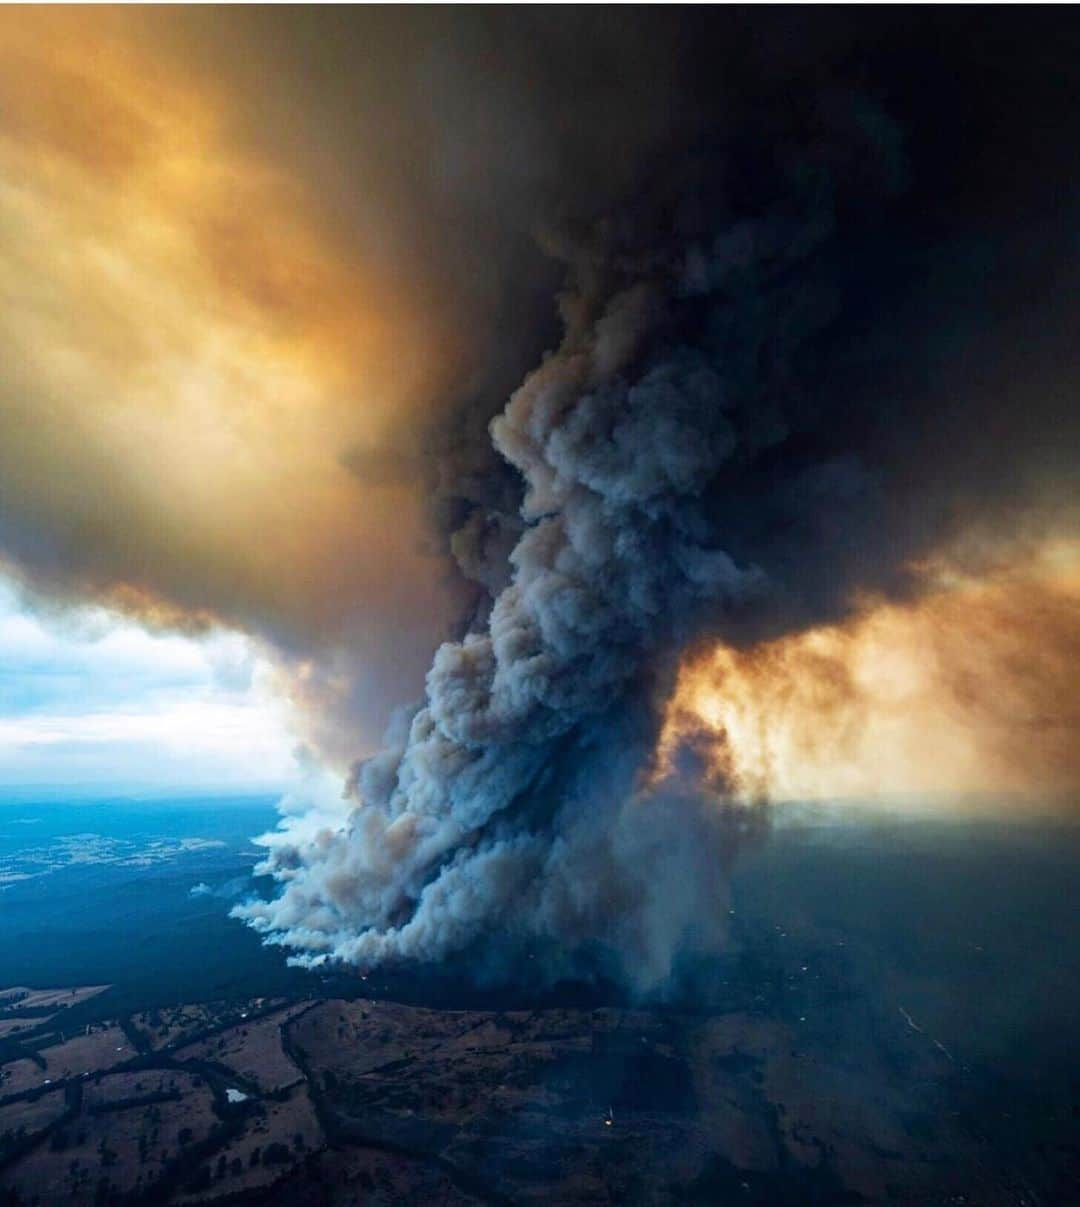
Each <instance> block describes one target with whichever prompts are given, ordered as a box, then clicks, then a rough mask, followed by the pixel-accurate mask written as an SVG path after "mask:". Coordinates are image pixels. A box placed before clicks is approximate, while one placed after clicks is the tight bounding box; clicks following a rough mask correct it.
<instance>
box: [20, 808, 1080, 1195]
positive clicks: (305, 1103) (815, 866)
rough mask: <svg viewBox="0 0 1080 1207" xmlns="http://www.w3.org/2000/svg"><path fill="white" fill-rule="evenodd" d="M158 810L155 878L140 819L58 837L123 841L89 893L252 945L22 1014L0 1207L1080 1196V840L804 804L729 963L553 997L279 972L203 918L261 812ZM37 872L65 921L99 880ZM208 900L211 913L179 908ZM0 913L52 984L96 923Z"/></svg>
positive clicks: (246, 880)
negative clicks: (161, 829) (157, 909)
mask: <svg viewBox="0 0 1080 1207" xmlns="http://www.w3.org/2000/svg"><path fill="white" fill-rule="evenodd" d="M52 807H53V808H55V806H52ZM163 808H164V810H165V811H166V812H167V813H168V814H169V817H170V821H169V824H170V825H172V826H173V827H174V828H177V827H178V823H179V819H181V818H182V819H183V824H182V826H180V827H179V828H180V832H181V833H182V834H183V835H186V837H187V838H188V839H189V840H190V841H189V842H188V843H187V844H186V846H184V845H183V844H180V846H178V848H177V849H176V850H174V851H173V853H172V854H171V855H169V856H168V857H167V858H163V859H160V860H157V861H149V860H147V861H140V860H138V859H135V858H133V857H132V853H133V851H134V852H136V853H137V852H139V851H142V850H143V848H142V846H140V842H149V843H150V844H153V842H154V841H155V840H154V838H153V836H152V835H143V837H142V839H140V838H139V837H137V836H136V835H135V834H133V833H131V831H130V828H129V825H128V819H129V818H130V813H129V809H130V806H126V805H125V804H124V803H122V802H113V803H100V802H99V803H97V804H83V805H79V806H71V807H70V809H69V813H71V812H73V811H74V810H76V809H78V810H81V812H79V813H78V814H77V817H78V819H79V820H80V822H81V823H82V824H83V825H91V824H92V825H95V826H97V827H98V828H99V830H101V831H104V833H99V834H98V838H97V843H96V845H95V848H94V849H96V850H98V851H99V853H100V852H101V851H102V850H105V849H108V848H109V844H110V842H112V843H118V842H119V841H120V839H119V835H120V834H121V833H123V834H126V835H127V839H126V841H127V842H129V843H130V844H132V850H129V851H128V857H127V859H126V860H124V861H120V862H113V863H107V862H106V863H101V862H98V863H96V864H95V865H94V867H95V868H96V872H95V875H96V877H97V884H96V888H95V889H94V890H93V891H94V892H96V893H98V894H101V895H103V896H107V897H110V898H112V899H113V900H116V901H119V900H122V899H123V898H124V897H125V895H126V894H130V893H133V892H134V893H137V892H140V891H141V892H145V891H147V888H146V877H148V876H152V877H154V879H155V880H156V882H157V888H156V890H155V892H156V894H157V896H158V897H159V900H160V901H161V909H162V910H163V911H167V910H168V909H173V910H176V911H178V912H179V913H181V914H182V913H183V912H184V911H187V910H191V909H193V908H195V909H202V908H204V903H206V902H216V907H215V908H216V920H215V917H214V911H210V916H208V917H207V919H206V921H205V923H204V924H205V925H207V926H209V927H211V928H215V933H216V928H218V927H220V937H221V939H222V940H223V941H225V940H227V939H228V938H229V937H230V936H231V937H232V938H233V939H234V940H236V942H237V946H236V947H235V948H234V949H233V950H232V951H231V953H230V957H229V958H230V960H231V962H232V964H233V974H232V979H231V981H230V983H229V987H228V993H227V994H223V992H222V985H221V983H220V982H218V981H217V980H215V978H216V977H217V976H219V975H220V972H221V969H220V968H218V967H216V966H215V963H214V961H213V960H212V959H208V960H207V962H206V966H205V967H204V968H202V969H196V967H194V966H193V965H192V966H188V965H186V964H185V963H184V962H183V961H181V962H180V963H179V964H176V965H174V966H173V967H172V970H171V972H170V974H169V977H168V978H165V975H164V969H165V966H166V965H167V963H168V960H167V959H166V958H164V957H163V958H162V964H161V967H162V970H163V971H162V973H161V976H162V979H161V981H160V982H156V981H155V977H154V975H153V972H154V970H153V961H152V960H150V961H149V963H145V964H144V963H138V964H134V965H132V966H131V967H130V968H128V970H127V971H126V972H125V971H124V969H123V968H122V967H121V966H120V965H119V964H116V963H114V964H113V965H111V968H112V971H113V972H114V973H115V974H116V975H117V978H118V979H117V981H116V983H114V984H113V985H111V986H109V985H103V984H97V985H89V986H61V987H59V988H57V989H53V990H42V989H30V988H25V987H12V988H9V989H7V990H5V991H4V993H3V994H2V995H0V1060H2V1061H3V1064H2V1066H0V1187H2V1188H3V1189H2V1193H3V1195H4V1198H3V1199H2V1200H0V1201H3V1202H5V1203H7V1204H13V1205H14V1204H27V1205H29V1204H39V1205H45V1204H49V1203H52V1202H59V1201H71V1202H73V1203H87V1204H95V1203H98V1204H100V1203H125V1204H127V1203H130V1204H138V1203H144V1204H150V1203H166V1202H168V1203H196V1202H225V1203H232V1202H236V1203H247V1202H250V1203H267V1204H281V1205H282V1207H284V1205H285V1204H293V1203H299V1204H309V1203H310V1204H322V1203H350V1202H355V1203H387V1204H389V1203H397V1202H416V1203H420V1202H434V1203H448V1204H449V1203H516V1202H537V1203H539V1202H565V1203H615V1202H618V1203H672V1204H675V1203H703V1204H704V1203H717V1202H735V1203H741V1202H745V1203H751V1204H793V1205H794V1204H802V1203H820V1204H847V1203H851V1204H855V1203H910V1204H920V1203H940V1204H975V1203H977V1204H986V1205H988V1207H997V1205H998V1204H1001V1205H1003V1207H1004V1205H1007V1204H1008V1205H1016V1204H1028V1205H1030V1207H1035V1205H1037V1204H1047V1205H1049V1204H1059V1203H1065V1202H1069V1201H1070V1200H1071V1197H1072V1195H1073V1193H1074V1191H1075V1188H1076V1186H1077V1184H1078V1183H1077V1178H1078V1176H1080V1147H1078V1145H1077V1142H1076V1135H1077V1131H1076V1122H1077V1118H1076V1090H1077V1085H1078V1078H1080V1050H1078V1046H1077V1037H1076V1035H1075V1031H1074V1029H1073V1028H1072V1026H1071V1021H1072V1019H1073V1018H1075V1016H1076V1011H1077V1009H1080V961H1078V958H1077V952H1078V951H1080V942H1078V940H1080V935H1078V933H1077V927H1078V923H1077V921H1076V919H1075V917H1074V915H1073V911H1072V910H1071V909H1070V908H1069V905H1068V893H1069V890H1070V886H1071V884H1072V883H1073V878H1074V877H1075V874H1076V870H1077V868H1078V867H1080V835H1077V833H1076V832H1075V830H1074V829H1073V828H1071V827H1069V826H1063V825H1061V824H1040V823H1035V822H1031V823H1025V824H1019V823H1010V824H1008V825H1004V824H1002V823H996V822H992V821H989V820H985V819H984V820H973V821H960V820H957V819H955V818H950V819H948V820H941V819H926V820H923V821H913V820H912V819H910V818H904V819H896V818H893V817H890V816H888V815H882V814H877V813H868V812H865V811H861V810H859V809H857V808H855V807H853V808H852V811H851V813H850V814H849V815H844V814H843V813H842V812H841V811H839V810H830V811H824V810H813V809H795V808H794V807H793V808H792V809H791V810H790V812H789V814H788V815H786V816H787V820H786V821H782V824H779V825H778V826H777V828H776V829H775V830H774V832H773V835H772V837H771V839H770V841H769V842H767V843H765V844H763V845H762V846H760V847H759V848H758V849H757V850H755V851H754V852H751V853H749V854H748V855H747V857H746V858H745V860H744V866H743V868H742V869H740V873H739V874H738V875H737V876H736V880H735V884H734V886H733V894H732V905H731V915H730V918H731V924H732V943H731V948H730V950H729V952H728V953H727V954H725V955H724V956H722V957H717V958H714V959H712V960H710V961H707V962H698V963H697V964H694V965H688V966H687V967H686V968H684V969H683V970H682V974H681V978H680V980H679V983H678V987H677V988H676V989H673V990H672V991H671V992H670V993H669V994H668V995H667V997H666V999H665V1000H652V1001H640V1000H639V1001H634V1000H631V999H630V998H628V997H627V995H626V993H625V990H619V989H617V988H615V987H614V986H605V985H604V984H603V983H602V982H594V983H592V984H585V983H577V984H573V983H563V984H561V985H555V986H549V987H547V988H546V989H544V988H541V987H540V982H539V980H538V979H534V981H533V982H532V983H530V981H529V975H528V970H527V969H523V971H522V975H521V978H520V979H519V980H518V981H517V983H516V986H515V987H512V988H510V987H507V985H506V984H503V985H501V986H491V987H488V988H484V987H483V986H477V985H476V984H475V983H474V982H473V980H472V978H471V977H470V975H469V974H470V971H475V970H474V969H473V970H470V968H469V966H468V961H467V960H464V961H462V962H460V963H459V964H458V965H457V967H456V968H455V967H452V966H444V967H442V968H439V969H422V970H418V971H413V972H405V971H401V970H399V971H398V972H396V973H382V972H378V973H374V972H373V973H362V972H361V973H357V974H355V975H343V974H334V975H332V976H331V975H318V974H316V973H312V972H303V971H300V970H291V971H287V970H281V969H279V968H278V967H277V966H276V965H275V964H274V962H273V961H270V962H267V963H263V962H262V961H261V959H260V958H258V957H259V956H260V955H261V954H265V949H262V948H260V947H259V946H258V945H257V944H251V950H250V951H248V950H247V945H248V943H249V941H250V940H251V939H252V936H251V935H250V934H249V932H247V931H246V930H245V929H244V928H242V927H239V926H237V925H236V924H235V923H234V922H230V921H229V920H228V919H227V917H225V912H226V905H227V901H226V899H225V897H227V896H228V893H226V894H224V896H223V895H218V896H215V895H214V892H215V889H221V888H227V889H228V891H229V892H231V893H237V892H241V891H251V890H253V889H254V888H255V887H257V880H252V879H251V878H250V867H249V871H248V873H245V872H244V871H243V870H242V868H243V860H242V856H243V855H244V854H245V850H244V847H245V840H243V839H242V837H241V834H242V833H243V832H244V831H243V830H241V829H240V827H247V828H250V826H251V823H252V821H253V820H254V819H256V818H259V817H260V816H261V817H263V818H265V819H266V820H270V814H269V806H268V803H264V804H263V805H262V806H261V808H262V810H263V811H264V812H263V813H262V814H260V812H259V810H260V806H259V805H258V804H257V803H253V802H239V803H237V802H234V803H233V804H232V805H231V807H230V806H229V805H228V804H227V802H218V804H217V806H216V807H212V806H211V805H210V803H208V802H170V803H168V804H167V805H163ZM13 809H14V812H12V810H13ZM6 813H7V814H8V815H9V820H10V819H11V818H13V817H14V816H16V815H21V816H26V817H32V816H33V815H34V809H33V807H27V806H18V807H16V806H9V807H7V808H6ZM54 816H56V815H55V814H54ZM777 816H778V819H783V818H784V817H785V813H784V811H783V810H779V811H778V814H777ZM211 817H213V818H214V819H215V820H214V821H213V823H212V828H208V823H209V819H210V818H211ZM230 820H231V825H230ZM110 823H111V825H112V827H113V830H114V832H113V833H111V834H110V833H109V828H110ZM15 828H16V827H13V826H9V825H7V824H5V826H4V827H3V829H4V831H5V833H7V834H10V833H11V832H12V831H13V830H14V829H15ZM20 828H21V827H20ZM31 829H33V826H32V825H26V826H25V830H31ZM82 833H83V835H85V834H86V833H88V831H87V830H83V831H82ZM211 834H213V835H214V836H215V838H214V839H213V840H214V841H218V842H220V843H222V844H223V845H222V846H220V847H213V846H209V845H207V843H208V842H209V841H210V839H208V837H207V836H208V835H211ZM198 838H201V839H203V840H204V842H203V843H196V842H195V841H194V840H195V839H198ZM27 841H28V840H26V839H23V840H22V842H23V843H24V844H26V843H27ZM82 841H83V843H84V845H86V844H88V842H89V840H88V839H87V838H85V837H83V839H82ZM53 842H54V845H55V846H56V847H57V849H58V850H60V851H64V850H67V849H69V848H70V845H71V844H70V842H67V841H66V840H65V838H64V836H63V835H56V836H55V837H54V839H53ZM34 843H35V845H33V846H26V845H24V847H23V851H24V853H26V851H29V852H30V855H31V856H32V858H34V859H40V857H41V840H40V838H35V839H34ZM125 850H127V848H125ZM144 854H145V852H144ZM8 858H9V859H10V860H11V861H12V862H13V864H14V862H15V861H17V858H18V854H17V852H16V851H15V850H14V849H12V848H9V854H8ZM192 860H193V861H194V866H192V865H191V864H190V863H189V864H188V865H187V866H185V861H192ZM211 861H216V862H211ZM22 866H26V864H25V863H24V864H23V865H22ZM238 868H239V869H240V870H239V871H238ZM185 873H186V881H185V880H184V876H185ZM45 874H46V875H48V876H49V877H50V878H51V880H52V889H53V891H52V893H51V894H50V898H51V899H53V900H56V899H62V898H63V895H64V894H63V886H64V884H65V882H70V883H78V882H79V878H80V877H83V876H85V875H86V867H85V863H83V864H77V865H76V866H74V867H72V866H63V867H53V868H52V869H51V870H50V871H49V872H48V873H45ZM193 877H199V879H198V880H197V881H196V885H201V886H203V887H204V889H206V890H209V891H199V892H196V893H195V894H194V895H192V894H191V891H190V889H191V887H193V885H192V879H193ZM238 878H239V879H240V880H241V881H242V884H241V885H238V884H235V883H233V882H234V881H236V880H237V879H238ZM27 883H28V882H27V881H19V882H15V883H13V884H12V885H11V887H9V888H7V889H6V890H5V891H4V896H5V898H6V899H12V895H13V894H14V893H15V892H16V890H17V888H18V886H19V885H22V886H23V888H22V892H23V893H24V894H25V893H26V892H27V888H26V887H25V886H26V885H27ZM170 884H172V885H175V888H173V889H169V888H168V887H167V886H168V885H170ZM140 885H142V888H141V889H140V888H139V886H140ZM81 891H83V892H85V891H86V889H85V887H83V889H82V890H81ZM91 904H93V899H92V898H91ZM6 905H7V901H6V900H5V912H4V914H3V916H2V917H3V921H2V922H0V927H2V928H3V936H2V937H3V950H4V951H5V952H7V953H8V954H9V958H12V959H15V958H17V952H18V948H17V947H15V946H14V945H13V939H15V937H16V936H15V931H14V927H15V926H16V925H17V926H18V927H20V928H22V939H21V942H22V943H23V944H26V946H24V947H23V948H22V950H23V951H24V953H25V955H26V956H28V955H29V954H30V952H31V951H32V950H33V949H34V948H36V949H37V950H38V953H39V955H38V958H39V959H40V960H42V964H41V965H40V967H41V968H42V971H45V970H46V968H47V964H46V963H45V960H46V957H47V953H48V952H49V951H50V950H59V949H60V948H62V947H63V945H64V944H65V943H67V942H69V941H70V935H71V933H72V931H73V930H74V929H75V928H77V927H78V926H79V925H80V920H79V918H78V917H77V916H74V917H73V916H72V915H71V914H68V915H66V916H61V915H59V914H57V913H50V912H47V911H45V910H44V907H43V906H42V908H41V909H39V910H38V912H37V913H36V914H35V913H33V912H32V911H31V910H30V909H29V907H28V904H27V903H26V902H25V900H24V902H23V903H22V906H21V908H20V909H15V910H12V911H8V910H7V909H6ZM16 918H17V919H18V922H15V921H14V919H16ZM130 924H131V925H132V927H133V928H134V929H132V930H131V931H130V932H129V933H128V934H127V935H126V937H125V938H126V941H125V943H124V945H123V946H124V947H126V948H128V949H130V950H135V951H136V952H138V951H140V950H142V951H144V952H151V951H154V950H158V951H160V944H159V943H158V942H157V941H156V940H154V938H153V933H152V929H151V928H152V927H153V926H154V925H156V923H155V920H154V919H153V918H152V917H150V916H149V915H144V914H142V913H140V914H139V915H137V916H136V918H135V919H134V920H132V921H131V923H130ZM140 928H141V929H140ZM65 932H66V935H65ZM30 935H34V941H33V942H32V943H29V944H28V943H27V939H28V937H29V936H30ZM50 936H51V938H52V941H53V943H54V944H55V947H53V946H52V945H50V943H49V942H48V941H46V940H47V939H48V938H49V937H50ZM86 943H87V938H86V935H85V933H84V934H83V936H82V938H81V941H80V943H79V946H80V947H81V948H82V950H83V954H84V957H85V958H86V959H87V960H91V959H93V958H98V957H95V955H94V953H93V951H91V950H88V949H87V947H86ZM110 947H113V945H110ZM208 950H209V948H208ZM245 951H247V955H246V957H245V955H244V953H245ZM54 959H56V960H60V959H62V957H54ZM525 962H526V964H528V963H529V962H530V961H529V959H528V957H526V961H525ZM57 967H59V964H54V965H53V967H52V969H50V970H49V971H52V972H55V971H56V970H57ZM140 994H142V996H143V1000H142V1001H140ZM170 994H173V995H174V997H173V998H172V999H171V1000H170V998H169V995H170Z"/></svg>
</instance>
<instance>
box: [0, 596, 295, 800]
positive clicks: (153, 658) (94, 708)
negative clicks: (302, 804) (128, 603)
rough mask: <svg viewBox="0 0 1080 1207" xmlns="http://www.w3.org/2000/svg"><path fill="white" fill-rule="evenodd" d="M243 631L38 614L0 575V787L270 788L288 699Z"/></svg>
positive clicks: (285, 764)
mask: <svg viewBox="0 0 1080 1207" xmlns="http://www.w3.org/2000/svg"><path fill="white" fill-rule="evenodd" d="M271 680H272V672H271V670H270V667H269V666H268V665H267V664H266V663H265V661H264V660H263V659H262V658H261V657H260V656H259V654H258V653H257V651H256V650H255V649H254V648H253V647H252V645H251V644H250V643H249V642H248V641H247V639H246V638H244V637H242V636H240V635H238V634H235V633H226V632H219V633H216V634H214V635H211V636H208V637H206V638H201V639H200V638H189V637H184V636H178V635H173V634H155V633H150V632H147V631H146V630H144V629H142V628H140V627H138V626H137V625H135V624H133V623H131V622H129V621H126V620H122V619H119V618H117V617H115V616H112V615H110V614H109V613H107V612H104V611H102V610H100V609H86V610H82V611H78V612H75V613H71V612H66V613H65V614H64V615H63V616H59V615H57V616H50V615H41V614H39V613H37V612H36V611H35V610H34V609H33V608H32V607H30V606H29V605H27V604H25V603H24V602H22V601H21V600H20V598H19V596H18V594H17V592H16V591H15V590H14V589H13V585H12V584H11V582H10V581H9V580H6V579H3V578H0V784H3V785H4V787H5V789H6V790H16V791H17V790H19V789H22V788H42V787H45V786H48V787H50V788H56V787H60V786H64V785H71V786H72V787H73V788H75V789H78V790H80V791H85V790H90V791H93V790H95V789H97V790H108V791H115V790H121V789H128V790H145V789H148V788H153V789H154V790H160V791H168V790H177V791H191V790H202V789H205V790H215V789H230V788H231V789H240V790H243V791H244V792H252V791H259V790H264V789H265V790H276V789H278V788H281V787H282V786H283V785H285V784H287V783H288V782H289V781H290V780H291V779H292V778H293V776H294V773H295V770H296V763H295V759H294V756H293V753H292V752H293V750H294V749H295V747H296V744H297V743H296V739H295V737H293V736H292V735H291V734H290V731H289V725H288V710H287V704H286V702H285V700H284V699H283V698H282V697H281V696H278V695H276V694H275V693H274V691H273V687H272V682H271Z"/></svg>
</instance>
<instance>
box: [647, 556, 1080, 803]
mask: <svg viewBox="0 0 1080 1207" xmlns="http://www.w3.org/2000/svg"><path fill="white" fill-rule="evenodd" d="M1078 567H1080V550H1078V549H1077V548H1076V547H1075V546H1067V545H1057V546H1054V547H1049V548H1044V549H1043V550H1041V551H1040V552H1039V553H1038V554H1037V555H1036V556H1035V557H1033V558H1032V559H1031V560H1028V561H1025V563H1024V564H1022V565H1020V566H1013V567H1010V568H999V569H998V570H997V571H996V572H994V573H992V574H990V575H988V576H987V577H985V578H981V579H978V580H972V579H966V578H960V579H953V580H952V581H945V582H938V583H937V584H936V586H935V587H934V588H932V589H930V590H929V592H928V594H926V595H925V596H923V597H922V598H920V599H917V600H915V601H913V602H908V603H894V604H876V605H875V604H872V603H868V604H867V605H865V606H864V607H863V608H861V609H860V610H859V611H858V612H857V614H856V615H854V616H853V617H852V619H850V620H849V621H848V622H847V623H844V624H839V625H830V626H826V627H821V628H815V629H811V630H809V631H807V632H803V633H799V634H796V635H792V636H788V637H784V638H782V639H780V640H777V641H772V642H768V643H765V644H762V645H759V646H756V647H754V648H750V649H745V650H737V649H732V648H727V647H719V648H712V649H707V650H698V651H696V652H695V654H694V655H693V656H692V657H691V658H689V659H688V660H687V661H686V662H685V663H684V665H683V666H682V668H681V670H680V673H679V676H678V682H677V686H676V689H675V691H674V694H673V696H672V698H671V700H670V702H669V704H668V706H667V710H666V714H665V718H664V724H663V730H662V735H661V739H660V743H659V747H658V751H657V766H656V768H655V770H654V777H655V778H657V779H663V778H665V777H670V776H676V775H683V776H685V775H693V776H703V777H704V778H705V779H706V780H708V781H709V782H711V784H712V786H713V787H715V788H717V789H718V790H720V791H722V792H728V793H731V794H733V795H735V796H738V797H741V798H744V799H754V800H760V799H769V800H773V801H783V800H813V799H837V798H855V799H859V798H884V797H897V798H900V797H906V798H923V799H926V798H931V797H937V796H942V797H944V796H949V797H952V798H954V799H955V798H956V797H957V796H958V795H960V796H963V795H967V796H968V797H970V798H975V799H982V800H990V799H993V798H999V799H1004V798H1005V797H1016V796H1022V797H1038V798H1042V799H1047V800H1049V799H1059V798H1064V799H1067V798H1068V795H1069V793H1070V792H1075V790H1076V788H1077V787H1078V786H1080V695H1078V693H1077V691H1076V674H1077V668H1078V667H1080V573H1078Z"/></svg>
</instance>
